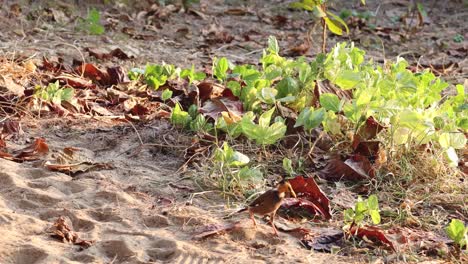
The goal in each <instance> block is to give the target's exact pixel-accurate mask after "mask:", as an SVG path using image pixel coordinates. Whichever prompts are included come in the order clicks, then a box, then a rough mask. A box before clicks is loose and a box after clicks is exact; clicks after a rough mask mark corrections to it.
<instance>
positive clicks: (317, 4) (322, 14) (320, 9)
mask: <svg viewBox="0 0 468 264" xmlns="http://www.w3.org/2000/svg"><path fill="white" fill-rule="evenodd" d="M326 2H327V0H302V1H301V2H293V3H291V5H290V7H292V8H298V9H304V10H307V11H312V12H313V14H314V15H315V16H316V17H318V18H321V19H323V21H324V22H325V24H326V25H327V27H328V29H329V30H330V31H331V32H332V33H334V34H336V35H343V29H345V30H346V32H347V33H349V29H348V25H346V22H344V21H343V19H342V18H341V17H339V16H337V15H335V14H333V13H332V12H330V11H325V4H326Z"/></svg>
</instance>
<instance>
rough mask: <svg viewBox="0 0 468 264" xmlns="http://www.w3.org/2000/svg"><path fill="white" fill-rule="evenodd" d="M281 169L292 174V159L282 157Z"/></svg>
mask: <svg viewBox="0 0 468 264" xmlns="http://www.w3.org/2000/svg"><path fill="white" fill-rule="evenodd" d="M283 169H284V170H285V171H286V172H287V173H288V174H289V175H292V174H294V170H293V167H292V161H291V160H290V159H288V158H284V159H283Z"/></svg>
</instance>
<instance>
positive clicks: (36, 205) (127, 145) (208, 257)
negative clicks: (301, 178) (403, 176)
mask: <svg viewBox="0 0 468 264" xmlns="http://www.w3.org/2000/svg"><path fill="white" fill-rule="evenodd" d="M44 123H47V124H42V125H35V126H29V127H28V126H26V127H23V129H24V130H25V131H26V134H25V135H23V136H21V137H20V138H19V139H17V140H15V141H8V146H9V147H11V148H13V149H15V148H16V149H17V148H21V147H24V146H26V145H28V144H27V143H26V142H25V139H27V138H33V137H36V136H43V137H45V138H46V140H47V142H48V144H49V147H50V152H51V153H50V154H49V156H48V157H46V158H45V159H53V156H54V155H56V154H57V152H58V151H59V150H61V149H63V148H64V147H71V146H73V147H76V148H78V150H77V151H78V152H79V153H81V155H83V156H86V157H87V158H88V159H89V160H92V161H98V162H109V163H111V164H112V165H113V166H114V169H111V170H99V171H90V172H85V173H81V174H78V175H76V176H73V177H71V176H69V175H67V174H64V173H60V172H52V171H49V170H47V169H45V168H44V167H43V166H42V165H41V162H29V163H16V162H13V161H8V160H3V159H1V160H0V234H1V236H0V245H1V247H0V263H21V264H30V263H31V264H32V263H349V262H350V261H349V260H346V259H345V258H342V257H338V256H334V255H331V254H321V253H315V252H309V251H307V250H305V249H304V248H302V247H301V246H300V245H299V243H298V240H297V239H296V238H294V237H291V236H290V235H288V234H286V233H280V237H279V238H276V237H274V236H272V229H271V227H269V226H268V225H267V224H265V223H262V224H261V225H260V226H259V228H258V229H257V230H255V229H254V228H253V227H252V224H251V222H250V221H249V220H248V216H247V215H243V214H240V215H238V216H235V217H234V218H233V219H230V220H223V219H222V217H223V216H224V215H225V214H226V209H225V201H224V200H223V199H222V198H221V197H219V196H217V195H214V194H213V193H207V195H198V196H195V197H194V198H193V199H191V198H192V197H191V195H190V194H191V193H193V192H197V191H200V190H197V187H196V185H194V184H193V181H191V180H185V181H181V182H177V184H178V185H180V186H188V187H190V188H193V191H191V190H184V189H179V188H173V187H171V186H170V185H169V183H171V182H174V181H175V180H177V179H178V176H175V174H174V172H175V171H176V170H177V168H179V167H180V165H181V164H182V163H183V161H182V160H181V159H180V158H178V157H176V155H174V153H171V152H167V153H162V151H159V152H158V151H156V152H155V150H154V149H153V150H151V149H143V150H142V151H141V152H139V153H138V154H137V155H128V153H127V152H126V150H128V149H131V148H132V147H135V146H138V138H137V135H136V133H135V132H134V131H133V130H132V129H131V127H128V126H126V127H115V128H107V129H105V128H104V129H103V128H100V129H97V128H88V129H86V130H83V129H84V128H82V129H79V127H80V126H81V127H83V126H85V125H84V123H83V122H76V123H74V124H70V123H69V124H64V122H61V121H53V122H44ZM87 123H88V124H87V126H88V127H93V126H94V127H97V126H98V125H99V126H101V127H102V122H94V123H96V124H90V123H89V122H87ZM91 123H93V122H91ZM164 127H165V126H164V125H162V124H161V123H159V124H154V125H153V126H151V125H149V126H147V127H146V128H141V129H140V128H139V131H140V132H139V133H140V134H141V137H142V139H143V141H146V142H148V141H150V140H151V138H153V139H155V138H158V137H161V136H162V135H167V134H168V133H170V131H166V130H165V128H164ZM166 127H167V126H166ZM14 142H16V143H14ZM189 201H190V203H189ZM60 216H64V217H65V219H66V220H67V223H68V224H69V225H70V227H72V229H73V230H74V231H76V232H77V234H78V235H79V236H80V238H82V239H87V240H95V241H96V242H95V244H94V245H92V246H91V247H89V248H87V249H83V248H81V247H80V246H76V245H72V244H67V243H62V242H61V241H59V240H57V239H54V238H52V237H51V236H50V234H49V232H48V230H49V229H50V227H51V226H52V224H53V223H54V222H55V221H56V220H57V218H58V217H60ZM240 219H241V220H243V221H242V222H241V225H242V228H241V229H239V230H236V231H235V232H232V233H228V234H224V235H219V236H214V237H210V238H207V239H205V240H202V241H196V240H193V235H194V234H197V233H200V232H202V231H203V227H204V226H206V225H210V224H226V223H229V222H233V221H236V220H240Z"/></svg>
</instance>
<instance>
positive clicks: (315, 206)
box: [283, 176, 331, 220]
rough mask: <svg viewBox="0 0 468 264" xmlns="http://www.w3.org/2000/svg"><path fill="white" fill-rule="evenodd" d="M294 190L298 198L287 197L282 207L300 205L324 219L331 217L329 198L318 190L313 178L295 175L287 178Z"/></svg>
mask: <svg viewBox="0 0 468 264" xmlns="http://www.w3.org/2000/svg"><path fill="white" fill-rule="evenodd" d="M289 183H290V184H291V186H292V188H293V190H294V192H296V194H297V196H298V198H291V199H287V200H288V202H285V203H284V205H283V206H284V207H286V208H290V207H300V208H304V209H306V210H308V211H309V212H311V213H313V214H318V215H321V216H322V217H323V218H324V219H327V220H328V219H331V211H330V200H329V199H328V198H327V196H325V194H324V193H323V192H322V190H320V188H319V186H318V185H317V183H316V182H315V180H314V179H313V178H304V177H302V176H297V177H296V178H294V179H292V180H289Z"/></svg>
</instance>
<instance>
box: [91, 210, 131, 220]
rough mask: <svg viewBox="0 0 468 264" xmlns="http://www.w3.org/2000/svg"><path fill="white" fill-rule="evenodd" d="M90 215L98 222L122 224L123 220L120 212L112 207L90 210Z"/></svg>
mask: <svg viewBox="0 0 468 264" xmlns="http://www.w3.org/2000/svg"><path fill="white" fill-rule="evenodd" d="M88 215H89V216H90V217H91V218H93V219H94V220H96V221H98V222H122V220H123V218H122V217H121V216H120V215H119V211H118V210H116V209H114V208H110V207H102V208H97V209H92V210H89V211H88Z"/></svg>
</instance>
